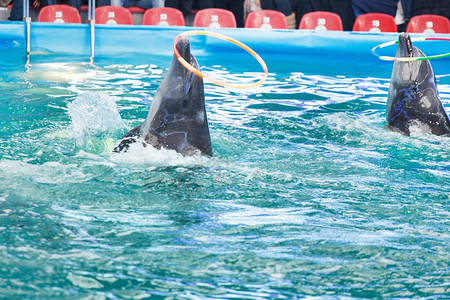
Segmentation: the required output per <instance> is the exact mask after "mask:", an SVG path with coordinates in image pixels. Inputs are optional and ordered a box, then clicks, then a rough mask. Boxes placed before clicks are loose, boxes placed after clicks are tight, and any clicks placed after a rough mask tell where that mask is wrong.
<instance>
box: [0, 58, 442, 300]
mask: <svg viewBox="0 0 450 300" xmlns="http://www.w3.org/2000/svg"><path fill="white" fill-rule="evenodd" d="M205 71H206V72H208V73H209V74H210V75H211V76H215V77H218V78H220V79H222V80H229V81H241V80H257V79H259V77H260V76H261V74H259V73H243V74H229V73H228V72H227V70H226V69H224V68H221V67H220V66H215V67H214V68H208V69H205ZM163 74H164V70H163V69H162V68H160V67H158V66H156V65H139V66H132V65H104V66H97V67H95V68H92V67H89V66H87V65H86V64H34V65H32V68H31V70H30V71H29V72H27V73H24V72H22V71H21V70H19V71H17V70H16V71H14V70H12V71H4V72H3V73H2V76H3V77H2V81H1V83H0V89H1V91H2V101H0V111H1V114H2V118H1V120H0V143H1V144H0V147H1V152H0V178H1V181H2V183H3V184H2V187H1V189H0V241H1V243H0V262H1V267H0V295H1V296H2V297H5V298H35V297H38V298H63V297H69V298H89V299H122V298H131V299H145V298H149V297H156V298H163V297H175V298H183V299H184V298H187V299H210V298H221V299H224V298H225V299H229V298H239V299H241V298H242V299H266V298H267V299H273V298H285V299H286V298H287V299H293V298H300V297H308V296H309V297H312V296H318V297H325V295H328V296H329V297H334V296H336V295H337V296H340V297H355V298H396V297H398V298H404V297H423V298H445V297H447V296H448V295H449V294H450V290H449V288H448V280H449V278H448V263H449V261H448V257H449V250H448V244H449V241H450V236H449V234H448V232H449V230H448V225H449V224H448V222H447V221H446V220H448V219H449V217H450V214H449V211H450V209H449V203H450V201H449V200H450V198H449V195H450V191H449V187H448V186H449V184H448V183H449V180H450V163H449V161H450V159H449V158H450V150H449V149H450V147H449V146H450V140H449V139H448V138H443V137H436V136H418V137H414V138H412V137H406V136H402V135H399V134H397V133H394V132H390V131H387V130H385V128H384V125H385V123H386V122H385V103H386V96H387V90H388V86H389V80H388V79H381V78H370V77H367V78H348V77H342V76H339V77H330V76H319V75H311V74H303V73H291V74H270V76H269V78H268V81H267V83H266V84H264V85H263V86H261V87H256V88H251V89H244V90H241V89H230V88H223V87H217V86H214V85H211V84H209V83H206V86H205V93H206V98H207V99H206V103H207V112H208V119H209V121H210V130H211V138H212V143H213V151H214V157H213V158H207V157H201V156H194V157H183V156H181V155H179V154H177V153H175V152H174V151H168V150H156V149H152V148H150V147H146V148H143V147H140V145H139V144H134V145H133V147H132V149H131V151H130V152H129V153H125V154H117V153H111V149H112V148H113V147H114V145H115V143H116V142H117V141H118V139H119V138H120V137H121V136H122V135H123V133H124V132H126V131H127V129H128V128H130V127H133V126H136V125H137V124H139V123H140V122H142V121H143V120H144V119H145V117H146V116H147V113H148V109H149V105H150V103H151V99H152V98H153V95H154V94H155V92H156V88H157V87H158V85H159V83H160V82H161V80H162V77H163ZM448 78H450V77H449V76H448V75H447V76H441V77H440V78H439V79H438V80H439V83H440V84H439V86H438V87H439V91H440V95H441V97H442V99H443V102H444V106H445V107H446V108H447V111H449V110H450V82H449V80H448ZM119 114H120V116H119Z"/></svg>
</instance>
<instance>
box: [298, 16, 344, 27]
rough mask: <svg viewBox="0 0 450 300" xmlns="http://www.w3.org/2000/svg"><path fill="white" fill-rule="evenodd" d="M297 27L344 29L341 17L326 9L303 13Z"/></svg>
mask: <svg viewBox="0 0 450 300" xmlns="http://www.w3.org/2000/svg"><path fill="white" fill-rule="evenodd" d="M298 29H312V30H335V31H342V30H344V28H343V26H342V20H341V17H340V16H339V15H338V14H335V13H332V12H328V11H313V12H310V13H307V14H304V15H303V17H302V19H301V20H300V25H299V27H298Z"/></svg>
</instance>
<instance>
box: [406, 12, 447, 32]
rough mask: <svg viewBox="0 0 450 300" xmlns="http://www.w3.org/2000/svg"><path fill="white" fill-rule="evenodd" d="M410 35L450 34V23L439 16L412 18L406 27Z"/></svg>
mask: <svg viewBox="0 0 450 300" xmlns="http://www.w3.org/2000/svg"><path fill="white" fill-rule="evenodd" d="M406 32H409V33H450V21H449V20H448V19H447V18H446V17H443V16H438V15H420V16H415V17H412V18H411V20H409V22H408V26H407V27H406Z"/></svg>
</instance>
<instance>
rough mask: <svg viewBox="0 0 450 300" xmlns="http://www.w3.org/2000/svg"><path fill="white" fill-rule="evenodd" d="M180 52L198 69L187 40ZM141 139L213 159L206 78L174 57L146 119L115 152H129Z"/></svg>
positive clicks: (178, 45)
mask: <svg viewBox="0 0 450 300" xmlns="http://www.w3.org/2000/svg"><path fill="white" fill-rule="evenodd" d="M177 49H178V52H179V53H180V55H181V56H182V57H183V58H184V59H185V60H186V61H187V62H188V63H190V64H191V65H192V66H193V67H195V68H197V69H198V64H197V61H196V59H195V57H194V56H193V55H192V54H191V52H190V45H189V40H188V39H186V38H182V39H180V40H179V41H178V43H177ZM139 139H143V140H144V141H145V143H147V144H150V145H152V146H153V147H155V148H157V149H161V148H166V149H173V150H175V151H177V152H178V153H181V154H183V155H185V156H188V155H194V154H197V153H203V154H206V155H209V156H212V148H211V138H210V135H209V128H208V120H207V117H206V110H205V94H204V88H203V79H202V78H200V77H199V76H197V75H195V74H194V73H192V72H190V71H188V70H187V69H186V68H185V67H183V66H182V65H181V64H180V62H179V61H178V60H177V58H176V57H175V55H174V56H173V58H172V62H171V64H170V67H169V70H168V71H167V74H166V76H165V77H164V79H163V81H162V82H161V84H160V86H159V87H158V90H157V91H156V94H155V97H154V98H153V102H152V104H151V107H150V111H149V113H148V116H147V118H146V120H145V121H144V123H142V124H141V125H139V126H137V127H135V128H134V129H132V130H130V131H129V132H128V133H127V134H125V135H124V136H123V137H122V139H121V141H120V143H119V145H117V146H116V147H115V148H114V150H113V151H114V152H122V151H126V150H127V149H128V147H129V145H130V144H131V143H134V142H137V141H138V140H139ZM144 145H145V144H144Z"/></svg>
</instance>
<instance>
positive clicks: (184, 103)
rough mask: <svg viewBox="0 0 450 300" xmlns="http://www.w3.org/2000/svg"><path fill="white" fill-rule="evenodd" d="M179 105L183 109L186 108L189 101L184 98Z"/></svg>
mask: <svg viewBox="0 0 450 300" xmlns="http://www.w3.org/2000/svg"><path fill="white" fill-rule="evenodd" d="M181 106H182V107H183V108H184V109H186V108H188V106H189V102H188V101H187V99H184V100H183V101H182V102H181Z"/></svg>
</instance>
